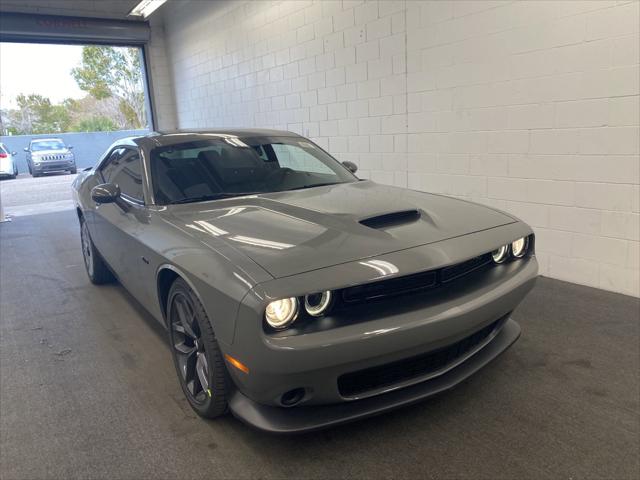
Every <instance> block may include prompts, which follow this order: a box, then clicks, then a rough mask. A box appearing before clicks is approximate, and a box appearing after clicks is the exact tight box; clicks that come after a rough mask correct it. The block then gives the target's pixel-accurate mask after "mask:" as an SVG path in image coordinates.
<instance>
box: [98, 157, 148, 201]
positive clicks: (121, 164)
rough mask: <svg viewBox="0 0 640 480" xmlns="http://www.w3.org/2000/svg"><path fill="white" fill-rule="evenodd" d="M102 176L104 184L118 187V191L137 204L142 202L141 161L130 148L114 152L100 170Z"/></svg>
mask: <svg viewBox="0 0 640 480" xmlns="http://www.w3.org/2000/svg"><path fill="white" fill-rule="evenodd" d="M102 176H103V177H104V180H105V181H106V182H108V183H115V184H116V185H118V186H119V187H120V191H121V192H122V193H123V194H124V195H126V196H128V197H129V198H132V199H134V200H137V201H139V202H142V201H143V200H144V195H143V193H142V161H141V159H140V154H139V152H138V151H137V150H135V149H132V148H118V149H116V150H114V151H113V152H112V153H111V155H110V156H109V160H108V163H107V164H106V165H105V166H104V168H103V169H102Z"/></svg>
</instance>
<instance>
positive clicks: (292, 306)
mask: <svg viewBox="0 0 640 480" xmlns="http://www.w3.org/2000/svg"><path fill="white" fill-rule="evenodd" d="M298 310H299V303H298V299H297V298H296V297H290V298H282V299H280V300H274V301H273V302H271V303H269V305H267V308H266V309H265V312H264V318H265V320H266V321H267V323H268V324H269V326H270V327H272V328H275V329H277V330H282V329H283V328H287V327H288V326H289V325H291V324H292V323H293V322H294V321H295V319H296V318H297V317H298Z"/></svg>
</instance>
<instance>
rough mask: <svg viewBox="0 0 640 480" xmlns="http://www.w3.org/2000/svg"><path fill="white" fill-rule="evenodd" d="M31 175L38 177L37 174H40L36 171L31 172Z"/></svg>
mask: <svg viewBox="0 0 640 480" xmlns="http://www.w3.org/2000/svg"><path fill="white" fill-rule="evenodd" d="M31 176H32V177H33V178H37V177H39V176H40V174H39V173H37V172H31Z"/></svg>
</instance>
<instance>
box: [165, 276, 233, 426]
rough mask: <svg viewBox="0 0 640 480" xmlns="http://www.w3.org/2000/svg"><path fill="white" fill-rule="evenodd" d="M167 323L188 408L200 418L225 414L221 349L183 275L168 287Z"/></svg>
mask: <svg viewBox="0 0 640 480" xmlns="http://www.w3.org/2000/svg"><path fill="white" fill-rule="evenodd" d="M167 326H168V331H169V347H170V348H171V355H172V356H173V363H174V365H175V367H176V373H177V374H178V381H179V382H180V386H181V387H182V391H183V392H184V395H185V397H187V401H188V402H189V405H191V408H192V409H193V410H194V411H195V412H196V413H197V414H198V415H200V416H201V417H203V418H215V417H218V416H220V415H222V414H224V413H226V411H227V407H228V404H227V398H228V392H229V388H228V385H229V378H228V374H227V370H226V367H225V364H224V360H223V356H222V351H221V350H220V347H219V345H218V341H217V340H216V337H215V334H214V333H213V328H212V327H211V322H210V321H209V317H208V316H207V313H206V312H205V310H204V307H203V306H202V303H200V300H199V299H198V297H197V295H196V294H195V293H194V291H193V290H192V289H191V287H189V285H188V284H187V283H186V282H185V281H184V280H183V279H182V278H177V279H176V280H175V281H174V282H173V284H172V285H171V289H170V290H169V295H168V299H167Z"/></svg>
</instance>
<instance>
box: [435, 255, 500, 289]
mask: <svg viewBox="0 0 640 480" xmlns="http://www.w3.org/2000/svg"><path fill="white" fill-rule="evenodd" d="M491 261H492V258H491V254H490V253H485V254H484V255H480V256H478V257H475V258H472V259H471V260H467V261H466V262H462V263H458V264H457V265H452V266H450V267H445V268H443V269H442V270H441V271H440V280H441V281H442V283H446V282H450V281H451V280H455V279H456V278H459V277H462V276H463V275H466V274H467V273H471V272H473V271H474V270H475V269H477V268H481V267H484V266H485V265H488V264H489V263H491Z"/></svg>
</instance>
